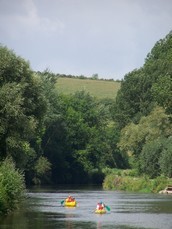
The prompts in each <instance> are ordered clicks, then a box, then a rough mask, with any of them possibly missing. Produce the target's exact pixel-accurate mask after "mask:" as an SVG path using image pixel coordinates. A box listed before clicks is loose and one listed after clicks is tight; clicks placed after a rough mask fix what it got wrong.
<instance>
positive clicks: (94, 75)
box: [35, 69, 121, 82]
mask: <svg viewBox="0 0 172 229" xmlns="http://www.w3.org/2000/svg"><path fill="white" fill-rule="evenodd" d="M46 71H47V72H49V69H46ZM35 73H37V74H41V73H42V72H40V71H35ZM52 74H53V75H54V76H55V77H59V78H60V77H61V78H73V79H90V80H104V81H115V82H121V80H119V79H117V80H114V79H113V78H112V79H104V78H99V76H98V74H93V75H92V76H84V75H79V76H75V75H66V74H59V73H57V74H55V73H52Z"/></svg>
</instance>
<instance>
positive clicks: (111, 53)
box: [0, 0, 172, 80]
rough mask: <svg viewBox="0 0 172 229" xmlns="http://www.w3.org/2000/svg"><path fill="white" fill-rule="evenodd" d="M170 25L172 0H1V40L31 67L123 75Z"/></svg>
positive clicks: (101, 75) (138, 63)
mask: <svg viewBox="0 0 172 229" xmlns="http://www.w3.org/2000/svg"><path fill="white" fill-rule="evenodd" d="M171 30H172V0H0V43H1V45H5V46H7V47H8V48H9V49H12V50H13V51H14V52H15V53H16V55H17V56H21V57H22V58H24V59H25V60H26V61H29V62H30V66H31V69H32V70H34V71H44V70H45V69H49V71H50V72H53V73H55V74H57V73H59V74H66V75H68V74H70V75H75V76H80V75H84V76H86V77H91V76H92V75H93V74H98V77H99V78H104V79H114V80H117V79H119V80H120V79H123V77H124V75H125V74H127V73H129V72H131V71H132V70H134V69H138V68H140V67H142V66H143V64H144V62H145V58H146V56H147V54H148V53H149V52H150V51H151V49H152V48H153V46H154V45H155V43H156V42H157V41H159V40H160V39H163V38H164V37H165V36H166V35H167V34H168V33H169V32H170V31H171Z"/></svg>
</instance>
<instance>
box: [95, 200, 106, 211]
mask: <svg viewBox="0 0 172 229" xmlns="http://www.w3.org/2000/svg"><path fill="white" fill-rule="evenodd" d="M104 207H105V206H104V204H103V203H102V202H99V203H98V204H97V207H96V209H97V210H102V209H104Z"/></svg>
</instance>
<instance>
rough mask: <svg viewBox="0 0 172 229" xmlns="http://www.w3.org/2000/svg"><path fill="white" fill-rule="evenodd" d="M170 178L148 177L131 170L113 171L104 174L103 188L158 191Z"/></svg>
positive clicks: (170, 180) (144, 191) (169, 181)
mask: <svg viewBox="0 0 172 229" xmlns="http://www.w3.org/2000/svg"><path fill="white" fill-rule="evenodd" d="M169 183H172V179H169V178H167V177H163V176H159V177H157V178H155V179H149V178H148V177H147V176H135V174H134V173H133V171H130V170H125V171H124V170H123V171H119V170H118V171H113V172H112V173H109V174H107V175H106V177H105V179H104V182H103V188H104V189H105V190H121V191H131V192H143V193H158V192H159V191H160V190H163V189H164V188H165V187H166V186H167V185H168V184H169Z"/></svg>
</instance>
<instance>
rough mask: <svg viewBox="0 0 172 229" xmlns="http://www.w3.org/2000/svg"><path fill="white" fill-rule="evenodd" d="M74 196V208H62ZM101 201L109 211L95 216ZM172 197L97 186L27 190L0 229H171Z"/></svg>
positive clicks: (0, 225) (1, 221) (3, 220)
mask: <svg viewBox="0 0 172 229" xmlns="http://www.w3.org/2000/svg"><path fill="white" fill-rule="evenodd" d="M69 194H70V195H73V196H74V197H75V198H76V200H77V202H78V205H77V207H75V208H66V207H63V206H61V204H60V203H61V201H62V200H64V199H65V198H66V197H67V196H68V195H69ZM99 201H103V202H105V204H106V205H108V206H110V208H111V211H110V212H107V214H104V215H97V214H95V213H94V209H95V207H96V204H97V202H99ZM171 225H172V196H168V195H159V194H138V193H124V192H115V191H103V190H102V189H101V188H100V187H96V186H94V187H87V188H85V187H76V188H71V187H58V188H57V187H56V188H33V189H29V192H28V194H27V200H26V202H25V204H24V206H23V208H22V209H20V210H19V211H16V212H15V213H14V214H11V215H9V216H7V217H4V218H1V219H0V228H2V229H11V228H12V229H44V228H47V229H57V228H58V229H112V228H116V229H171V228H172V227H171Z"/></svg>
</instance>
